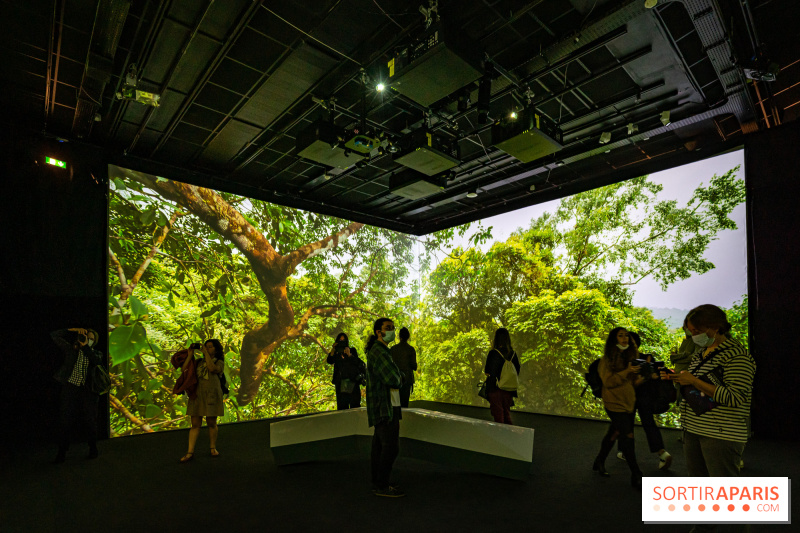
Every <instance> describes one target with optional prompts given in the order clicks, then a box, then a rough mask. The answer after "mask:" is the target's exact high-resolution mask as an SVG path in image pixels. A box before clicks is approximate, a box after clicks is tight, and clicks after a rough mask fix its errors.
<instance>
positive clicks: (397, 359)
mask: <svg viewBox="0 0 800 533" xmlns="http://www.w3.org/2000/svg"><path fill="white" fill-rule="evenodd" d="M397 336H398V337H399V338H400V342H398V343H397V344H395V345H394V346H392V349H391V350H390V351H391V354H392V360H393V361H394V364H396V365H397V368H399V369H400V373H401V374H402V375H403V386H402V387H400V407H403V408H406V407H408V402H409V400H410V399H411V389H412V388H413V386H414V372H415V371H416V370H417V351H416V350H415V349H414V347H413V346H411V345H410V344H408V339H410V338H411V332H410V331H408V328H405V327H403V328H400V333H398V335H397Z"/></svg>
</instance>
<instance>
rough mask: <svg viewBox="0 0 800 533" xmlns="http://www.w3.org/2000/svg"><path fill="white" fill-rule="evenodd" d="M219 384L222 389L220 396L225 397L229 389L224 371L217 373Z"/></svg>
mask: <svg viewBox="0 0 800 533" xmlns="http://www.w3.org/2000/svg"><path fill="white" fill-rule="evenodd" d="M219 386H220V388H221V389H222V397H223V398H224V397H226V396H227V395H228V394H229V393H230V392H231V391H230V389H228V380H227V379H226V378H225V372H220V373H219Z"/></svg>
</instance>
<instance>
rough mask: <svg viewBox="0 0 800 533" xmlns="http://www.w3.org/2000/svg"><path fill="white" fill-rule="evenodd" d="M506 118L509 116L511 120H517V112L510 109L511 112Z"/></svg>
mask: <svg viewBox="0 0 800 533" xmlns="http://www.w3.org/2000/svg"><path fill="white" fill-rule="evenodd" d="M508 118H510V119H511V120H517V112H516V111H512V112H511V113H509V114H508Z"/></svg>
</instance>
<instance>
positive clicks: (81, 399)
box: [50, 328, 104, 463]
mask: <svg viewBox="0 0 800 533" xmlns="http://www.w3.org/2000/svg"><path fill="white" fill-rule="evenodd" d="M50 336H51V338H52V339H53V342H55V343H56V345H58V347H59V348H60V349H61V351H62V352H63V353H64V362H63V363H62V364H61V366H60V367H59V369H58V371H57V372H56V373H55V375H54V376H53V377H54V378H55V379H56V381H58V382H60V383H61V395H60V406H59V430H58V454H57V455H56V459H55V462H56V463H63V462H64V461H65V460H66V456H67V451H68V449H69V440H70V432H71V431H72V429H73V427H76V428H77V429H79V430H81V431H83V432H84V434H85V435H86V438H87V441H88V444H89V456H88V458H89V459H94V458H96V457H97V456H98V450H97V404H98V398H99V397H100V396H99V393H98V392H95V390H93V387H92V370H93V368H94V367H95V366H101V367H102V365H103V364H104V361H103V355H102V354H101V353H100V352H98V351H97V350H95V349H94V348H93V346H95V345H96V344H97V340H98V338H99V337H98V335H97V332H96V331H95V330H93V329H88V328H70V329H60V330H57V331H54V332H52V333H51V334H50Z"/></svg>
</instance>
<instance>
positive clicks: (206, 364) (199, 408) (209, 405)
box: [179, 339, 225, 463]
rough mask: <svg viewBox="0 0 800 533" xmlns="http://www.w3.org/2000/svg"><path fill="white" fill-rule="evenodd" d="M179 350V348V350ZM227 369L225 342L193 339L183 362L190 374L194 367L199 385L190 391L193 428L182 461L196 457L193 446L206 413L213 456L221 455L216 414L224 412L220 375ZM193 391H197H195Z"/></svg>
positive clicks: (184, 370)
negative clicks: (199, 353)
mask: <svg viewBox="0 0 800 533" xmlns="http://www.w3.org/2000/svg"><path fill="white" fill-rule="evenodd" d="M197 351H200V352H201V353H202V357H198V358H195V357H194V355H195V353H196V352H197ZM179 353H180V352H179ZM224 370H225V357H224V351H223V350H222V344H221V343H220V342H219V340H218V339H209V340H207V341H206V342H205V343H203V344H201V343H199V342H195V343H192V344H191V345H190V346H189V353H188V354H187V356H186V358H185V360H184V361H183V364H182V366H181V372H182V373H183V374H187V373H190V372H192V371H193V373H194V375H195V377H196V379H197V385H196V389H194V388H193V390H191V391H187V392H188V394H189V404H188V407H187V408H186V414H187V415H188V416H189V417H190V419H191V422H192V428H191V429H190V430H189V448H188V450H187V452H186V455H184V456H183V457H181V462H182V463H186V462H189V461H191V460H192V459H193V458H194V447H195V444H196V443H197V437H198V436H199V435H200V427H201V426H202V425H203V417H205V418H206V425H207V426H208V440H209V446H210V448H211V449H210V453H211V457H219V456H220V453H219V451H217V435H218V434H219V428H218V427H217V417H220V416H222V415H224V414H225V405H224V402H223V395H222V384H221V382H220V375H222V373H223V371H224ZM192 393H194V394H192Z"/></svg>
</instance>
